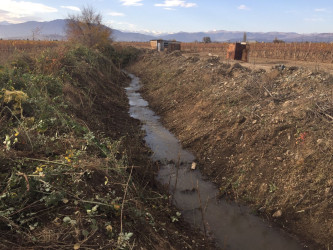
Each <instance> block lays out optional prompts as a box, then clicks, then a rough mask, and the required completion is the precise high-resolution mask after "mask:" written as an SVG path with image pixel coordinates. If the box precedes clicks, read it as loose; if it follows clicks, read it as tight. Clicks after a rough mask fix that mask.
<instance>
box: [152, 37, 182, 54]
mask: <svg viewBox="0 0 333 250" xmlns="http://www.w3.org/2000/svg"><path fill="white" fill-rule="evenodd" d="M150 47H151V48H152V49H153V50H157V51H164V50H167V51H168V52H170V51H175V50H180V49H181V45H180V42H177V41H168V40H162V39H158V40H151V41H150Z"/></svg>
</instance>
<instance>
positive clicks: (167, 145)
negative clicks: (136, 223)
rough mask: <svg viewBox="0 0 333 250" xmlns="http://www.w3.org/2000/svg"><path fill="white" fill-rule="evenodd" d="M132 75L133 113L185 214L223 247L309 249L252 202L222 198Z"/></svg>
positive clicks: (161, 176) (161, 174) (160, 176)
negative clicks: (258, 212)
mask: <svg viewBox="0 0 333 250" xmlns="http://www.w3.org/2000/svg"><path fill="white" fill-rule="evenodd" d="M129 75H130V77H131V78H132V82H131V84H130V86H129V87H128V88H126V92H127V96H128V98H129V103H130V115H131V116H132V117H133V118H136V119H138V120H140V121H141V122H142V123H143V126H142V129H143V130H144V131H145V132H146V137H145V140H146V143H147V144H148V146H149V147H150V148H151V150H152V151H153V152H154V154H153V156H152V158H153V160H155V161H160V162H162V163H164V165H163V167H162V168H161V169H160V171H159V173H158V180H159V181H160V182H161V183H162V184H166V185H169V188H170V192H171V193H172V194H173V200H174V204H175V205H176V207H177V208H178V209H179V210H180V211H181V213H182V216H183V217H184V218H185V220H186V221H187V222H189V223H190V224H192V225H193V226H195V227H199V228H201V229H202V230H203V231H206V232H207V233H208V234H210V235H212V237H213V238H214V239H215V240H216V242H217V245H218V246H219V247H221V248H222V249H256V250H258V249H272V250H273V249H276V250H281V249H283V250H286V249H303V248H302V247H301V244H300V243H298V242H297V241H296V240H295V239H293V238H291V237H290V236H289V235H287V234H286V233H284V232H283V231H282V230H279V229H277V228H272V227H271V226H270V225H269V224H268V222H266V221H263V220H262V219H261V218H259V217H257V216H254V215H252V214H251V212H250V210H249V209H248V208H246V207H242V206H238V205H237V204H235V203H230V202H226V201H224V200H220V199H217V198H216V197H217V195H218V189H217V188H216V187H215V186H214V185H213V184H212V183H210V182H208V181H206V180H204V179H203V177H202V175H201V174H200V172H199V171H198V170H191V164H192V162H193V161H194V160H195V158H194V156H193V155H192V154H191V153H190V152H189V151H187V150H184V149H182V147H181V145H180V143H179V141H178V140H177V139H176V137H175V136H174V135H173V134H171V133H170V132H169V131H168V130H167V129H166V128H164V127H163V126H162V124H161V123H160V121H159V117H158V116H157V115H155V113H154V112H153V111H152V110H150V109H149V108H148V102H147V101H145V100H144V99H143V98H142V97H141V95H140V93H138V91H139V90H140V81H139V78H137V77H136V76H134V75H132V74H129ZM170 162H174V163H175V164H170ZM177 163H179V164H177ZM177 166H179V167H177ZM203 222H204V223H203Z"/></svg>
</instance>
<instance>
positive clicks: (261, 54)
mask: <svg viewBox="0 0 333 250" xmlns="http://www.w3.org/2000/svg"><path fill="white" fill-rule="evenodd" d="M118 44H120V45H122V46H134V47H136V48H144V49H150V44H149V43H148V42H122V43H118ZM228 46H229V44H228V43H206V44H205V43H182V44H181V51H182V52H183V53H199V54H200V56H205V55H206V56H208V53H211V54H214V55H218V56H219V57H220V60H222V61H227V60H226V59H225V58H226V54H227V48H228ZM249 49H250V53H249V59H248V62H249V64H250V65H248V66H249V67H254V66H255V65H256V64H259V65H260V67H265V66H267V67H270V66H271V65H273V64H279V63H280V64H286V65H295V64H299V65H300V66H305V67H310V68H312V69H317V70H318V69H322V70H328V71H330V72H333V43H277V44H276V43H251V44H250V45H249Z"/></svg>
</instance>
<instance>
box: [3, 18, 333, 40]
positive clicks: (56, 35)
mask: <svg viewBox="0 0 333 250" xmlns="http://www.w3.org/2000/svg"><path fill="white" fill-rule="evenodd" d="M65 25H66V20H64V19H58V20H54V21H50V22H35V21H30V22H25V23H20V24H10V23H8V22H0V39H1V38H2V39H32V38H33V37H34V38H35V39H40V40H64V39H65ZM243 35H244V31H225V30H219V31H209V32H193V33H190V32H178V33H174V34H162V35H155V34H153V33H151V34H149V33H145V34H142V33H139V32H138V33H135V32H124V31H120V30H116V29H113V33H112V38H113V39H114V40H115V41H126V42H130V41H135V42H145V41H149V40H152V39H157V38H160V39H165V40H172V39H175V40H177V41H181V42H194V41H199V42H201V41H202V38H203V37H206V36H209V37H210V38H211V40H212V41H213V42H236V41H241V40H243ZM246 35H247V40H248V41H258V42H272V41H273V40H274V39H275V38H278V39H279V40H283V41H285V42H305V41H308V42H333V33H312V34H298V33H295V32H246Z"/></svg>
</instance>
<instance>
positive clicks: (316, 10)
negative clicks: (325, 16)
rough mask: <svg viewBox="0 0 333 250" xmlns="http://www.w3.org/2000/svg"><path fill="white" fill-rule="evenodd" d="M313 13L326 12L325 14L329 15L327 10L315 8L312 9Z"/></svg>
mask: <svg viewBox="0 0 333 250" xmlns="http://www.w3.org/2000/svg"><path fill="white" fill-rule="evenodd" d="M314 11H315V12H326V13H331V12H330V11H329V10H328V9H325V8H317V9H314Z"/></svg>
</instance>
